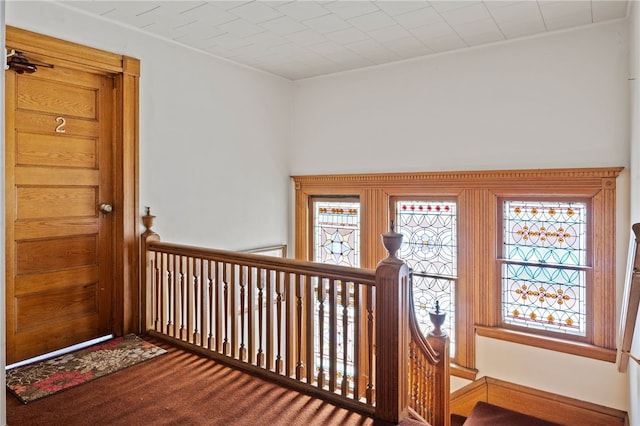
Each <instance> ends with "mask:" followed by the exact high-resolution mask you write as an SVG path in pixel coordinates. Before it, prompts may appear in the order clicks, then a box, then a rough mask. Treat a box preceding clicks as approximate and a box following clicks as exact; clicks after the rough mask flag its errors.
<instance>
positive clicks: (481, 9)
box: [441, 3, 491, 25]
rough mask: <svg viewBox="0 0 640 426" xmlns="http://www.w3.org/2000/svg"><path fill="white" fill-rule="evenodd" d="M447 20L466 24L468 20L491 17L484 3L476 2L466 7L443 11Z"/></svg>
mask: <svg viewBox="0 0 640 426" xmlns="http://www.w3.org/2000/svg"><path fill="white" fill-rule="evenodd" d="M441 15H442V17H443V18H444V19H445V21H447V22H449V23H450V24H451V25H457V24H465V23H467V22H473V21H480V20H483V19H490V18H491V15H490V14H489V11H488V10H487V8H486V7H485V5H484V4H482V3H476V4H473V5H470V6H466V7H460V8H457V9H452V10H448V11H446V12H442V13H441Z"/></svg>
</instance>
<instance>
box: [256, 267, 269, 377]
mask: <svg viewBox="0 0 640 426" xmlns="http://www.w3.org/2000/svg"><path fill="white" fill-rule="evenodd" d="M267 273H268V271H265V270H264V269H262V268H259V269H258V274H257V279H258V356H257V360H256V365H258V366H259V367H263V366H264V353H263V352H262V337H263V336H262V328H263V326H264V324H263V322H262V317H263V310H264V307H263V303H264V300H263V297H264V294H263V293H264V291H263V289H264V279H266V275H263V274H267ZM263 276H264V278H263Z"/></svg>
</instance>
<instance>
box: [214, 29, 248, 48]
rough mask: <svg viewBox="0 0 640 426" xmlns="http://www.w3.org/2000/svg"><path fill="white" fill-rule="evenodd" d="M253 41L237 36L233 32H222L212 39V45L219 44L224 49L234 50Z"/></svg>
mask: <svg viewBox="0 0 640 426" xmlns="http://www.w3.org/2000/svg"><path fill="white" fill-rule="evenodd" d="M250 44H251V42H250V41H248V40H245V39H243V38H239V37H236V36H234V35H232V34H228V33H227V34H222V35H220V36H217V37H213V38H212V39H211V45H212V46H218V47H221V48H223V49H227V50H233V49H237V48H239V47H242V46H248V45H250Z"/></svg>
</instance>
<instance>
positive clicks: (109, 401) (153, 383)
mask: <svg viewBox="0 0 640 426" xmlns="http://www.w3.org/2000/svg"><path fill="white" fill-rule="evenodd" d="M147 340H149V341H150V342H152V343H154V344H156V345H158V346H160V347H162V348H164V349H166V350H167V351H168V353H167V354H166V355H163V356H160V357H157V358H155V359H152V360H149V361H147V362H144V363H142V364H139V365H137V366H135V368H128V369H125V370H121V371H118V372H116V373H113V374H110V375H108V376H105V377H102V378H100V379H99V380H94V381H92V382H90V383H87V384H85V385H82V386H78V387H75V388H71V389H68V390H66V391H65V392H60V393H57V394H55V395H52V396H49V397H47V398H42V399H40V400H37V401H34V402H32V403H29V404H27V405H24V404H21V403H20V402H19V401H18V400H17V399H16V398H15V397H13V396H12V395H10V394H7V421H8V424H9V425H10V426H30V425H47V426H55V425H127V426H131V425H154V426H155V425H373V424H374V421H373V419H372V418H370V417H367V416H363V415H361V414H359V413H356V412H353V411H350V410H346V409H343V408H338V407H336V406H333V405H331V404H329V403H326V402H324V401H322V400H320V399H318V398H313V397H311V396H308V395H305V394H301V393H298V392H296V391H293V390H290V389H287V388H283V387H280V386H278V385H276V384H273V383H271V382H268V381H266V380H262V379H260V378H257V377H255V376H252V375H250V374H246V373H243V372H240V371H237V370H234V369H231V368H229V367H226V366H224V365H222V364H219V363H216V362H215V361H212V360H209V359H207V358H204V357H202V356H199V355H197V354H193V353H190V352H186V351H183V350H180V349H176V348H173V347H171V346H169V345H167V344H166V343H164V342H162V341H160V340H156V339H147Z"/></svg>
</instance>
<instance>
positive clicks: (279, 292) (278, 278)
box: [276, 271, 284, 374]
mask: <svg viewBox="0 0 640 426" xmlns="http://www.w3.org/2000/svg"><path fill="white" fill-rule="evenodd" d="M282 285H283V283H282V272H280V271H278V272H276V293H277V295H276V300H277V305H276V311H277V312H276V322H277V326H276V335H277V340H278V342H277V345H276V352H277V354H276V373H278V374H282V363H283V361H282V304H283V303H284V300H283V297H282V295H283V289H282Z"/></svg>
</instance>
